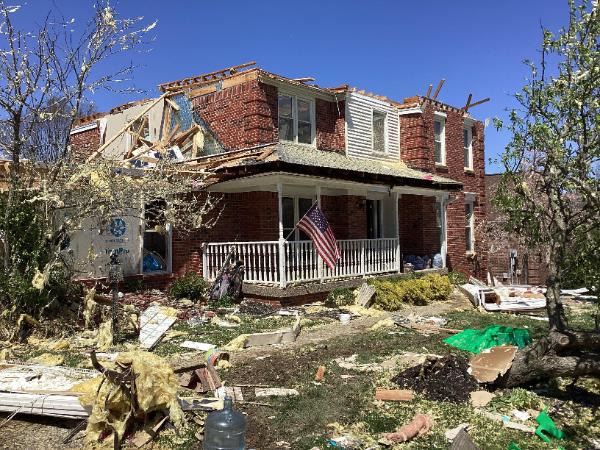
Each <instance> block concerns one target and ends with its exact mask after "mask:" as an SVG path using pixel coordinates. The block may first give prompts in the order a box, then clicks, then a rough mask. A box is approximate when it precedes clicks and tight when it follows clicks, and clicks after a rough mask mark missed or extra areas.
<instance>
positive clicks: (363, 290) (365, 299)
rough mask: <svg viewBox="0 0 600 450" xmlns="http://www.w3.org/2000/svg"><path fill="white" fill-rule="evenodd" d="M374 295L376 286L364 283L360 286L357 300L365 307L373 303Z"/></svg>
mask: <svg viewBox="0 0 600 450" xmlns="http://www.w3.org/2000/svg"><path fill="white" fill-rule="evenodd" d="M374 295H375V288H374V287H373V286H371V285H370V284H367V283H363V284H362V285H361V286H360V289H359V291H358V294H357V295H356V301H357V303H358V304H359V305H360V306H362V307H364V308H368V307H369V305H370V304H371V301H372V300H373V296H374Z"/></svg>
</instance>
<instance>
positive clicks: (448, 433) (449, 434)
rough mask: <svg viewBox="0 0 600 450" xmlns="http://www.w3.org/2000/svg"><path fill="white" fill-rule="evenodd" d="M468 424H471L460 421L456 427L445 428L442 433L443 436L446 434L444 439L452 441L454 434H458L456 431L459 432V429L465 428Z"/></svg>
mask: <svg viewBox="0 0 600 450" xmlns="http://www.w3.org/2000/svg"><path fill="white" fill-rule="evenodd" d="M470 426H471V425H470V424H468V423H461V424H460V425H458V426H457V427H455V428H452V429H450V430H447V431H446V432H445V433H444V436H446V439H448V440H449V441H453V440H454V439H455V438H456V436H458V433H460V431H461V430H467V429H468V428H469V427H470Z"/></svg>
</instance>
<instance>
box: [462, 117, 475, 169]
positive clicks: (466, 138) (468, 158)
mask: <svg viewBox="0 0 600 450" xmlns="http://www.w3.org/2000/svg"><path fill="white" fill-rule="evenodd" d="M463 145H464V149H465V170H473V129H472V128H471V127H465V128H463Z"/></svg>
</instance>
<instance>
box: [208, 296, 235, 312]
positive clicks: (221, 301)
mask: <svg viewBox="0 0 600 450" xmlns="http://www.w3.org/2000/svg"><path fill="white" fill-rule="evenodd" d="M234 305H235V300H234V299H233V297H230V296H229V295H224V296H223V297H221V298H218V299H213V300H210V301H209V302H208V307H209V308H210V309H219V308H231V307H232V306H234Z"/></svg>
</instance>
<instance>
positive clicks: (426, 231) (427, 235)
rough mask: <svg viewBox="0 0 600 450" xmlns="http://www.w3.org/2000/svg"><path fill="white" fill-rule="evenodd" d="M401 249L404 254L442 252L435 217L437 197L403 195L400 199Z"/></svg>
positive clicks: (421, 254)
mask: <svg viewBox="0 0 600 450" xmlns="http://www.w3.org/2000/svg"><path fill="white" fill-rule="evenodd" d="M398 222H399V225H400V251H401V252H402V254H403V255H405V256H406V255H419V256H423V255H433V254H435V253H439V252H440V248H441V246H440V237H439V236H440V231H439V228H438V227H437V222H436V217H435V197H424V196H421V195H402V196H400V200H399V201H398Z"/></svg>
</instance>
